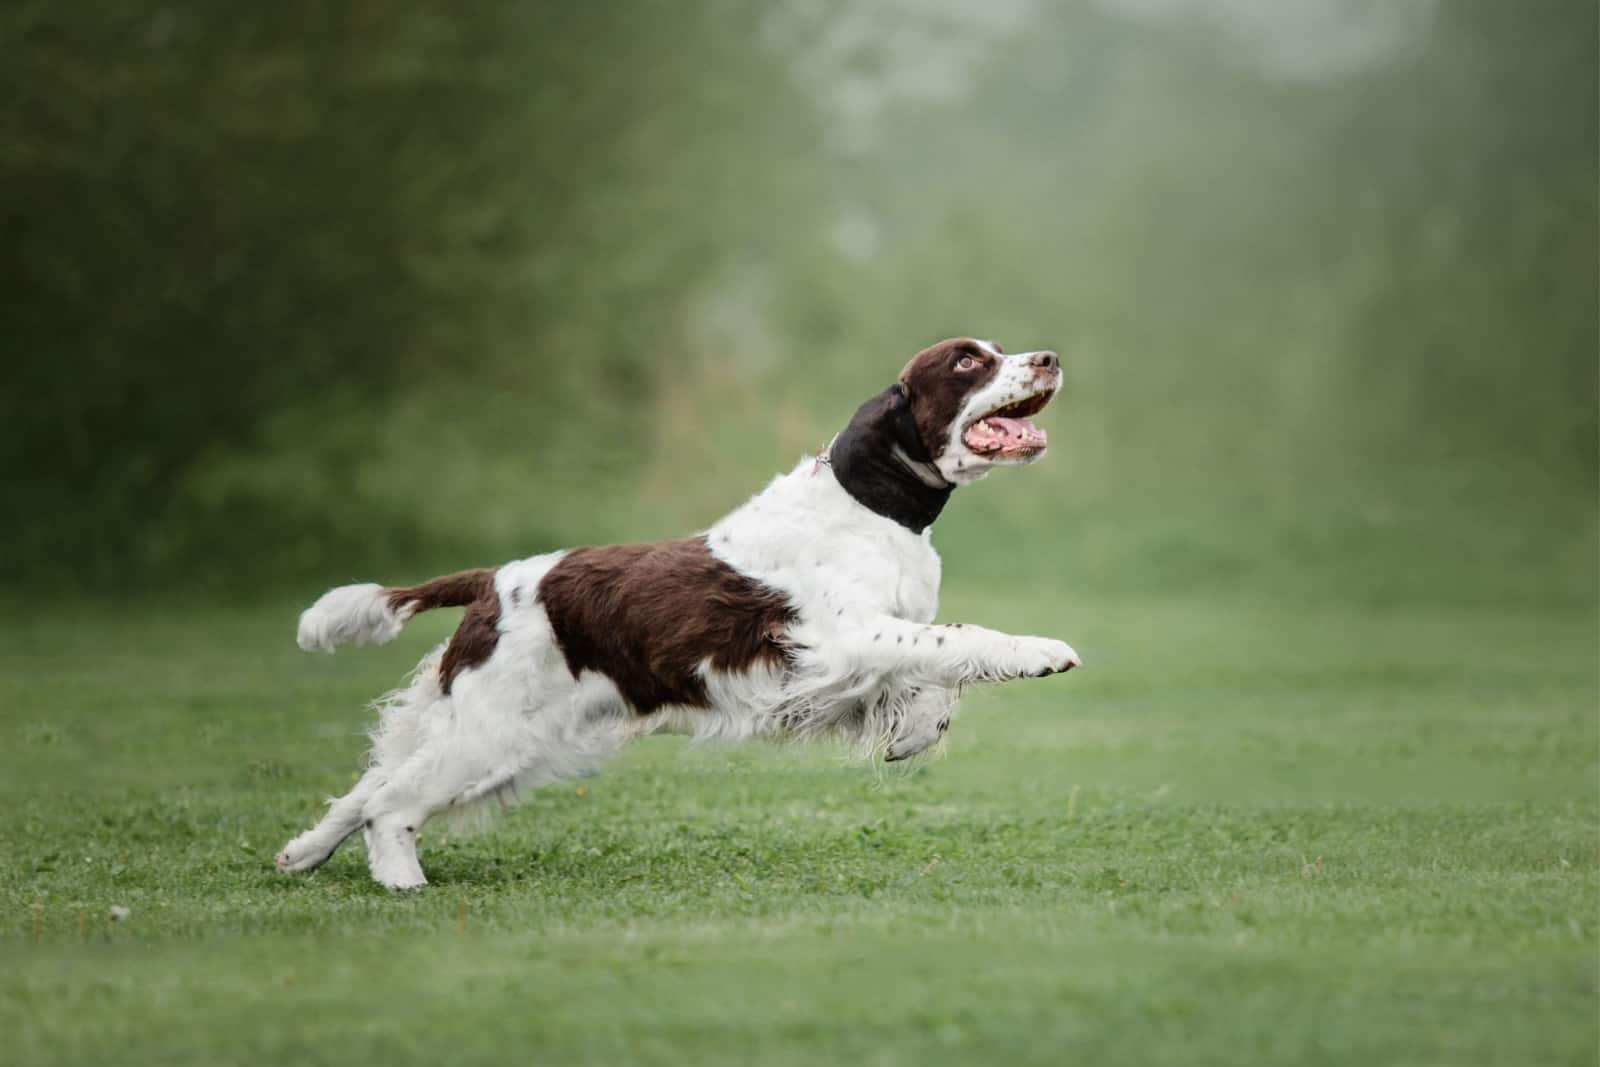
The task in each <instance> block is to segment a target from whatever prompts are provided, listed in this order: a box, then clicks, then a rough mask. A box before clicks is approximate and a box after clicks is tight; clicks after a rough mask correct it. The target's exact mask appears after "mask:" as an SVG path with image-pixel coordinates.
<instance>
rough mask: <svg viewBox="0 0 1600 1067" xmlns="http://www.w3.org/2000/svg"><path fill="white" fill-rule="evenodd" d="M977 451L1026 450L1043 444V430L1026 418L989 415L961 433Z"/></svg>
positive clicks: (1040, 446)
mask: <svg viewBox="0 0 1600 1067" xmlns="http://www.w3.org/2000/svg"><path fill="white" fill-rule="evenodd" d="M962 436H963V439H964V440H965V441H966V442H967V445H968V446H969V447H971V448H974V449H977V450H978V451H995V450H997V449H998V450H999V451H1001V452H1027V451H1031V450H1033V449H1036V448H1043V447H1044V445H1045V436H1044V431H1043V430H1041V429H1039V427H1037V426H1035V425H1034V424H1033V423H1032V422H1031V421H1030V420H1028V419H1008V418H1004V417H1003V416H1000V415H990V416H989V417H988V418H987V419H984V420H983V421H982V422H979V423H976V424H974V425H973V426H971V427H970V428H969V429H968V430H967V432H966V433H965V434H964V435H962Z"/></svg>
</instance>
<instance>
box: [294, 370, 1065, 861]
mask: <svg viewBox="0 0 1600 1067" xmlns="http://www.w3.org/2000/svg"><path fill="white" fill-rule="evenodd" d="M1060 385H1061V368H1060V365H1059V362H1058V361H1057V359H1056V356H1055V353H1053V352H1024V353H1021V354H1018V355H1005V354H1003V353H1002V352H1001V351H1000V348H999V346H998V345H995V344H992V343H990V342H987V341H975V340H971V339H958V340H951V341H944V342H942V343H940V344H937V345H934V346H933V347H931V348H928V349H926V350H924V351H922V352H920V353H918V354H917V355H916V356H915V357H913V358H912V360H911V361H910V362H909V363H907V364H906V366H905V369H904V370H903V371H901V373H900V378H899V381H897V382H896V383H895V384H894V385H892V386H890V387H889V388H888V389H886V390H884V391H883V392H882V393H879V394H878V395H877V396H875V397H873V398H872V399H870V400H868V401H867V402H866V403H865V404H863V405H862V406H861V408H860V410H858V411H857V412H856V414H855V417H854V418H852V419H851V420H850V424H849V425H848V426H847V427H845V429H844V431H843V432H841V433H840V434H839V435H838V437H836V438H835V439H834V441H833V443H832V445H830V446H829V448H828V450H827V451H826V453H824V454H822V455H820V456H817V457H807V458H805V459H803V460H801V462H800V464H799V466H797V467H796V468H795V469H794V470H792V471H790V472H789V473H788V474H785V475H780V476H779V477H777V478H775V479H773V481H772V483H771V484H769V485H768V486H767V487H766V488H765V489H763V490H762V491H761V492H760V493H759V494H757V495H756V496H755V497H754V498H753V499H751V500H750V501H749V502H748V503H746V504H745V505H743V506H742V507H740V508H738V509H737V510H736V511H734V512H733V513H732V514H730V515H728V516H727V517H725V518H723V519H722V520H721V521H719V522H717V523H716V524H715V525H714V526H712V527H711V528H710V529H709V530H707V531H706V532H705V533H702V534H699V535H696V536H694V537H689V538H685V539H683V540H679V541H660V542H655V543H652V544H643V545H612V546H607V547H601V548H575V549H572V550H570V551H564V552H552V553H548V554H546V555H542V556H534V557H532V558H529V559H523V560H517V561H516V562H513V563H507V564H505V565H504V566H502V567H499V568H493V569H484V570H474V571H463V572H462V573H460V574H453V575H450V576H448V577H445V578H436V579H434V580H433V581H429V582H423V583H422V584H421V585H415V586H407V587H404V588H384V587H382V586H378V585H351V586H343V587H341V588H338V589H334V590H331V591H329V592H328V593H326V594H324V595H323V597H322V598H321V599H320V600H318V601H317V602H316V603H315V604H313V605H312V606H311V607H310V608H308V609H307V610H306V612H305V613H304V614H303V615H301V617H300V631H299V641H300V647H301V648H304V649H308V650H309V649H324V650H326V651H330V652H331V651H332V650H333V648H334V646H336V645H339V644H345V643H353V644H367V643H382V642H384V641H388V640H389V639H391V638H393V637H394V636H395V635H396V634H397V633H399V632H400V628H401V626H402V625H403V624H404V623H405V621H406V620H407V619H409V618H410V617H411V616H412V615H414V614H416V613H417V612H419V611H428V610H430V609H432V608H441V607H462V608H465V609H466V611H465V614H464V615H463V617H462V620H461V625H460V627H459V628H458V629H457V630H456V632H455V636H453V637H452V638H451V639H450V640H449V642H447V643H446V644H444V645H442V646H440V647H439V648H436V649H435V650H434V651H433V652H431V653H429V655H428V656H427V657H425V658H424V659H423V661H422V663H421V665H420V666H419V667H418V668H417V671H416V674H415V676H414V677H413V679H412V681H411V682H410V684H409V685H408V686H406V687H405V688H403V689H400V690H398V691H396V692H394V693H391V694H389V696H388V697H386V698H385V699H384V700H383V701H382V702H380V711H381V720H380V722H379V724H378V727H377V729H376V731H375V732H374V734H373V743H372V750H371V753H370V757H369V760H368V769H367V771H366V773H365V774H364V775H362V777H361V780H360V781H359V782H357V783H356V785H355V788H354V789H352V790H351V791H350V792H349V793H348V794H346V795H345V796H343V797H340V798H338V799H337V800H334V801H333V802H332V803H331V805H330V806H329V810H328V813H327V815H326V816H325V817H324V818H323V819H322V821H321V822H319V823H318V824H317V825H316V826H315V827H313V828H312V829H310V830H307V831H306V832H305V833H302V834H300V835H299V836H298V837H296V838H295V839H294V840H292V841H290V842H289V843H288V844H287V845H285V846H284V848H283V851H282V852H280V853H279V854H278V857H277V865H278V869H279V870H280V871H286V872H287V871H307V870H311V869H312V868H314V867H316V866H318V865H319V864H321V863H322V862H323V861H325V860H326V859H327V858H328V857H329V856H331V855H332V854H333V852H334V850H335V849H336V848H338V847H339V845H340V844H341V843H343V842H344V840H345V839H346V838H348V837H350V836H351V835H352V834H354V833H355V831H356V830H360V829H365V836H366V844H367V858H368V862H369V864H370V867H371V870H372V876H373V877H374V878H375V879H377V880H378V881H379V882H381V883H383V884H384V885H385V886H388V887H389V888H391V889H411V888H416V887H418V886H421V885H423V884H425V883H426V879H425V878H424V876H423V873H422V867H421V866H420V864H419V863H418V862H417V847H416V843H417V833H418V831H419V830H421V828H422V825H423V823H425V822H426V821H427V820H428V819H429V818H430V817H431V816H433V815H436V814H438V813H440V812H442V811H445V810H447V809H452V808H458V807H460V806H463V805H469V804H471V803H473V802H474V801H478V800H482V799H484V798H488V797H502V798H507V797H515V796H517V795H518V794H519V793H520V792H521V791H522V790H524V789H528V788H533V787H536V786H539V785H543V784H545V783H548V782H551V781H555V780H557V779H560V778H564V777H567V776H571V775H576V774H582V773H586V772H589V771H591V770H593V769H594V768H595V767H596V766H597V765H598V764H599V763H600V762H601V761H602V760H604V759H605V758H606V757H607V756H609V755H610V754H612V753H613V752H615V751H616V750H617V749H618V748H620V747H621V746H622V745H623V744H625V743H626V742H628V741H629V740H631V739H633V738H637V737H641V736H644V735H646V734H652V733H660V732H676V733H689V734H692V735H693V736H695V737H697V738H708V739H709V738H716V739H742V738H750V737H768V738H775V739H791V738H807V737H816V736H822V735H834V736H843V737H845V738H848V739H851V740H853V741H855V742H856V743H857V744H858V745H859V746H860V747H861V748H862V749H864V750H865V751H866V752H868V753H870V754H872V755H875V756H882V757H883V758H885V759H889V760H900V759H905V758H907V757H909V756H913V755H916V754H917V753H918V752H921V751H923V750H925V749H927V748H929V747H930V746H931V745H933V744H934V743H935V742H937V741H938V740H939V738H940V737H941V736H942V735H943V733H944V731H945V729H946V727H947V726H948V725H949V722H950V714H951V712H952V710H953V709H954V707H955V702H956V697H957V693H958V690H959V689H960V687H961V686H962V685H964V684H966V683H969V682H998V681H1005V680H1008V679H1012V678H1028V677H1037V676H1040V675H1046V674H1055V673H1057V672H1060V671H1066V670H1069V669H1071V668H1072V667H1075V666H1077V665H1078V662H1079V660H1078V655H1077V653H1075V652H1074V651H1073V650H1072V649H1071V647H1069V646H1068V645H1066V644H1063V643H1062V642H1060V641H1054V640H1050V639H1048V638H1043V637H1015V636H1012V635H1009V634H1004V633H998V632H996V631H994V630H986V629H982V628H980V627H976V626H964V625H962V624H961V623H953V624H949V625H934V624H933V617H934V614H935V611H936V608H937V604H938V594H939V557H938V554H937V553H935V552H934V550H933V545H932V544H931V542H930V540H929V534H928V527H929V526H930V525H931V524H932V523H933V520H934V519H935V518H936V517H937V516H938V515H939V512H940V510H941V509H943V507H944V505H945V501H946V500H948V499H949V496H950V493H951V491H952V490H954V489H955V488H956V487H957V486H960V485H965V484H967V483H969V482H973V481H976V480H977V479H979V478H982V477H983V476H984V475H985V474H987V473H988V472H989V471H990V470H992V469H993V468H995V467H1001V466H1021V465H1023V464H1027V463H1032V462H1033V461H1035V460H1037V459H1038V458H1039V457H1040V456H1042V455H1044V452H1045V435H1044V432H1043V431H1041V430H1040V429H1038V428H1037V427H1036V426H1034V424H1033V423H1032V422H1031V421H1029V419H1028V416H1030V415H1032V414H1034V413H1035V412H1037V411H1038V410H1039V409H1041V408H1043V407H1044V406H1045V404H1047V403H1049V401H1050V398H1051V397H1052V396H1054V395H1055V392H1056V390H1057V389H1058V388H1059V387H1060Z"/></svg>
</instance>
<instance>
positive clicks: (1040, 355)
mask: <svg viewBox="0 0 1600 1067" xmlns="http://www.w3.org/2000/svg"><path fill="white" fill-rule="evenodd" d="M1032 363H1033V365H1034V366H1035V367H1038V368H1040V369H1041V370H1055V369H1056V368H1058V367H1060V366H1061V361H1060V360H1059V359H1057V358H1056V354H1055V353H1054V352H1035V353H1034V354H1033V360H1032Z"/></svg>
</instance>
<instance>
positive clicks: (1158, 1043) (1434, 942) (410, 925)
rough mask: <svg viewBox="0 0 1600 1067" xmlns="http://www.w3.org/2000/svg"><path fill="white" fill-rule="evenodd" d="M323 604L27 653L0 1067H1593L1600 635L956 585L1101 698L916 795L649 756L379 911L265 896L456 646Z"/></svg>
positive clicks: (50, 616)
mask: <svg viewBox="0 0 1600 1067" xmlns="http://www.w3.org/2000/svg"><path fill="white" fill-rule="evenodd" d="M952 569H953V570H958V569H959V568H958V567H955V566H953V567H952ZM300 606H301V605H300V604H299V603H287V602H285V603H275V604H261V605H249V604H241V605H236V606H235V607H233V608H228V609H211V610H208V611H183V610H179V609H176V608H160V607H157V608H151V607H149V606H139V607H137V608H134V609H123V610H116V611H114V610H112V609H110V608H102V609H93V608H84V609H79V610H73V609H70V608H67V607H58V608H56V609H53V610H50V611H47V612H46V614H44V615H43V616H42V617H29V616H24V615H22V613H20V612H12V613H11V618H12V626H11V633H10V635H9V636H8V639H7V640H6V641H5V642H4V644H3V649H4V651H3V652H0V657H3V669H0V707H3V711H0V800H3V802H4V805H5V810H6V814H7V818H6V819H5V820H4V822H3V824H0V916H3V920H0V922H3V926H0V955H3V957H4V960H5V964H4V966H3V967H0V1029H3V1032H4V1033H5V1035H6V1037H5V1042H4V1052H3V1053H0V1059H4V1060H5V1062H7V1063H14V1064H19V1065H21V1064H54V1063H158V1062H159V1063H207V1064H213V1063H227V1062H248V1061H256V1062H269V1061H270V1062H295V1063H339V1064H350V1063H369V1062H370V1063H377V1062H383V1063H401V1062H431V1063H435V1064H471V1063H493V1064H506V1063H535V1064H558V1063H605V1064H626V1063H692V1064H702V1063H747V1062H766V1063H807V1064H809V1063H822V1062H849V1063H872V1064H899V1063H905V1064H927V1063H974V1062H986V1063H990V1064H1000V1063H1012V1062H1049V1063H1063V1062H1080V1063H1093V1064H1122V1063H1126V1064H1151V1063H1171V1064H1185V1065H1194V1064H1227V1065H1237V1064H1242V1063H1302V1064H1306V1063H1351V1064H1356V1063H1360V1064H1370V1063H1406V1064H1477V1063H1485V1064H1487V1063H1501V1064H1518V1065H1525V1064H1537V1063H1573V1064H1577V1063H1593V1062H1595V1057H1596V1050H1597V944H1600V936H1597V935H1600V922H1597V920H1600V911H1597V903H1600V894H1597V890H1600V836H1597V814H1600V805H1597V789H1596V785H1597V777H1596V772H1597V766H1596V761H1597V754H1600V753H1597V748H1600V738H1597V718H1596V701H1597V679H1596V662H1595V650H1596V628H1595V619H1594V615H1593V613H1592V609H1591V608H1587V607H1586V608H1583V609H1581V610H1579V609H1565V608H1564V609H1554V608H1552V609H1549V610H1539V609H1536V608H1530V607H1523V608H1516V609H1506V608H1503V607H1495V606H1492V605H1487V604H1486V605H1483V606H1456V607H1420V606H1419V607H1411V608H1405V607H1397V606H1390V607H1387V608H1381V609H1380V608H1373V607H1357V606H1349V605H1340V604H1332V603H1324V604H1304V603H1296V604H1290V603H1287V602H1279V603H1276V604H1275V603H1274V602H1272V601H1270V600H1251V599H1234V600H1228V599H1223V600H1217V599H1211V598H1203V597H1200V596H1198V595H1196V596H1193V597H1189V598H1182V597H1162V598H1119V597H1111V596H1109V595H1099V596H1097V597H1095V598H1093V599H1085V600H1082V601H1074V602H1072V603H1069V604H1056V603H1052V602H1051V601H1050V599H1049V597H1048V595H1047V594H1045V593H1042V592H1041V591H1040V590H1039V589H1036V588H1033V589H1030V588H1018V589H1015V590H1012V591H1010V592H1008V593H1006V594H1005V595H999V594H996V593H995V592H994V591H993V590H987V591H982V592H981V593H980V590H979V589H978V588H977V583H971V584H968V585H965V586H956V587H953V588H947V591H946V604H945V610H944V613H943V617H944V618H947V619H958V618H959V619H967V620H970V621H974V622H987V623H991V624H994V625H1004V626H1006V627H1007V628H1011V629H1016V630H1023V631H1026V630H1043V631H1046V632H1052V633H1057V634H1058V635H1059V636H1063V637H1066V638H1068V639H1069V640H1072V641H1073V642H1074V643H1075V644H1076V645H1077V647H1078V648H1079V650H1080V651H1082V652H1083V653H1084V655H1085V658H1086V660H1087V663H1088V665H1087V667H1086V669H1085V670H1083V671H1082V672H1080V673H1075V674H1073V675H1070V676H1067V677H1065V678H1056V679H1045V680H1040V681H1035V682H1026V683H1019V684H1016V685H1013V686H1010V687H1005V688H1001V689H995V690H987V691H981V692H975V693H972V694H970V695H969V697H968V698H967V700H966V702H965V703H964V705H963V709H962V713H961V715H960V716H959V717H958V719H957V722H956V725H955V728H954V729H953V731H952V735H951V739H950V742H949V744H948V746H947V753H946V754H945V755H944V757H943V758H941V759H939V760H936V761H934V762H931V763H928V764H925V765H922V766H920V767H917V768H914V769H912V770H910V771H896V770H886V769H881V768H871V767H864V766H861V765H858V764H852V763H849V762H847V761H845V760H844V759H843V758H842V756H841V754H840V753H839V752H836V751H833V750H831V749H826V748H818V749H809V750H798V751H795V750H791V751H772V750H767V749H700V750H693V749H688V748H686V747H685V746H684V745H683V744H682V743H681V742H678V741H675V740H670V739H661V740H655V741H650V742H647V743H644V744H641V745H640V746H638V747H636V748H634V749H632V750H630V751H629V752H628V753H626V754H625V755H624V756H623V757H622V758H620V759H618V760H617V761H615V762H614V763H613V764H612V765H610V766H609V767H608V768H607V769H606V771H605V772H604V773H602V774H601V775H599V776H597V777H594V778H591V779H587V780H585V781H582V782H575V783H571V784H569V785H565V786H561V787H554V788H550V789H547V790H545V791H543V792H542V793H539V794H537V795H535V796H534V797H533V798H531V799H530V801H529V802H528V803H527V804H525V805H524V806H523V807H521V808H520V809H518V810H516V811H514V812H512V813H510V814H508V815H506V816H504V817H502V818H500V819H499V820H498V821H497V822H496V823H495V824H494V825H493V827H492V829H490V830H489V831H488V832H486V833H477V832H466V831H464V830H461V829H455V830H449V829H446V828H438V829H436V830H433V831H430V833H429V834H428V835H427V836H426V839H425V840H424V843H423V844H424V848H423V862H424V865H425V866H426V867H427V869H428V871H429V875H430V878H431V879H432V881H433V885H432V886H431V887H430V888H428V889H427V890H426V891H424V892H422V893H421V894H418V895H414V896H410V897H405V898H397V897H392V896H389V895H388V894H386V893H384V892H383V891H381V890H379V889H377V888H376V887H375V886H373V885H372V884H371V883H370V882H369V881H368V878H367V875H366V870H365V864H364V859H363V856H362V854H361V850H360V848H359V846H357V847H354V848H348V849H347V850H346V851H343V852H341V853H340V854H339V855H338V856H337V857H335V859H334V860H333V861H332V862H331V863H330V864H329V865H328V866H327V867H325V868H323V869H322V870H321V871H319V872H318V873H316V874H315V875H313V876H310V877H294V878H284V877H280V876H278V875H276V874H274V873H273V871H272V869H271V860H272V855H273V852H274V851H275V850H276V849H277V847H278V846H279V845H280V844H281V843H282V842H283V841H284V840H285V839H286V838H288V837H289V836H290V835H291V834H292V833H294V832H296V831H298V830H299V829H301V828H302V827H304V826H305V825H307V824H308V823H309V822H310V821H311V820H312V819H314V818H315V817H316V815H317V814H318V811H319V808H320V798H321V797H322V796H323V795H325V794H328V793H332V792H337V791H342V790H343V789H344V788H345V787H346V786H347V785H348V784H349V783H350V782H351V781H352V779H353V773H354V770H355V768H356V766H357V760H358V757H359V754H360V752H361V749H362V747H363V744H362V737H361V732H362V731H363V730H364V729H365V728H366V726H367V725H368V719H367V716H366V714H365V713H364V711H363V709H362V705H363V703H364V702H365V701H366V700H368V699H369V698H371V697H373V696H374V695H376V694H377V693H378V692H379V691H380V690H382V689H383V688H385V687H387V686H389V685H391V684H393V683H394V682H396V681H397V680H398V679H399V678H400V677H401V675H402V674H403V673H404V672H405V671H406V669H407V668H408V667H409V666H410V664H411V663H412V662H413V661H414V660H415V658H416V657H417V656H418V655H419V654H420V653H421V651H422V650H423V649H425V648H426V647H427V646H428V644H429V643H430V642H431V641H432V640H435V639H437V638H438V637H439V636H440V635H441V634H442V633H444V632H446V631H447V629H448V627H449V626H450V625H451V624H452V622H453V620H451V619H448V618H443V617H440V618H437V619H434V618H430V619H426V620H422V621H420V622H419V623H418V624H416V625H414V626H413V627H412V629H411V630H408V632H407V634H406V635H405V636H404V638H403V639H402V640H401V641H399V642H397V643H396V644H395V645H392V646H389V647H386V648H383V649H375V650H360V649H358V650H351V651H348V652H344V653H341V654H340V655H338V656H336V657H333V658H322V657H311V656H306V655H303V654H301V653H299V652H297V651H296V650H295V648H294V646H293V640H292V633H293V622H294V616H295V614H296V612H297V611H298V609H299V607H300ZM33 610H36V609H30V611H33ZM22 618H28V620H29V621H27V622H26V623H25V624H23V623H21V622H20V621H19V620H20V619H22ZM113 906H117V907H125V908H127V909H129V913H130V914H129V916H128V917H127V918H126V919H125V920H122V921H113V920H112V919H111V918H110V909H111V908H112V907H113Z"/></svg>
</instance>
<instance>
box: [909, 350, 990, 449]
mask: <svg viewBox="0 0 1600 1067" xmlns="http://www.w3.org/2000/svg"><path fill="white" fill-rule="evenodd" d="M962 356H971V357H972V358H973V361H974V362H975V364H976V366H974V367H973V368H972V369H970V370H965V371H958V370H956V364H958V363H960V362H961V357H962ZM999 368H1000V361H999V360H998V359H996V358H995V357H994V355H993V354H992V353H990V352H988V351H986V350H985V349H984V347H983V346H982V345H980V344H978V343H977V342H976V341H973V340H971V339H969V338H957V339H955V340H950V341H940V342H939V343H938V344H936V345H933V346H931V347H929V348H924V349H923V350H922V351H921V352H918V353H917V354H916V355H914V356H912V357H911V361H910V362H909V363H907V364H906V365H905V369H904V370H902V371H901V372H900V384H901V385H902V386H903V387H904V388H905V391H906V396H907V398H908V399H909V400H910V402H911V417H912V420H913V421H914V422H916V424H917V435H918V436H919V437H921V438H922V443H923V446H924V447H925V448H927V450H928V454H929V455H930V456H932V457H933V458H934V459H938V458H939V457H940V456H942V455H943V454H944V450H945V446H946V445H948V444H949V443H950V430H951V428H952V424H953V423H954V422H955V421H956V419H957V418H958V417H959V416H960V415H961V409H962V407H964V406H965V405H966V403H967V397H969V396H971V395H972V393H973V392H974V391H975V390H977V389H979V388H981V387H982V386H984V385H985V384H987V383H988V381H989V379H990V378H993V377H994V374H995V371H997V370H998V369H999Z"/></svg>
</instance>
